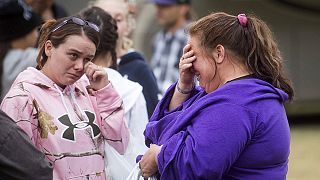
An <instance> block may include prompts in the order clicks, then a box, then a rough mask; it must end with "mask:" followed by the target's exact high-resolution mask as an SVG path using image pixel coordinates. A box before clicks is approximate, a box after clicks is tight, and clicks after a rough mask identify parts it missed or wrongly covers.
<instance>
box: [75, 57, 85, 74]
mask: <svg viewBox="0 0 320 180" xmlns="http://www.w3.org/2000/svg"><path fill="white" fill-rule="evenodd" d="M74 69H75V70H77V71H83V69H84V61H83V59H80V58H79V59H78V60H76V61H75V65H74Z"/></svg>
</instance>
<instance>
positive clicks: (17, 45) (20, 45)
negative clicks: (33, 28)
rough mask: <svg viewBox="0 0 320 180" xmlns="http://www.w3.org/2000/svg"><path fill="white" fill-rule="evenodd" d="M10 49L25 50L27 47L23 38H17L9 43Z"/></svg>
mask: <svg viewBox="0 0 320 180" xmlns="http://www.w3.org/2000/svg"><path fill="white" fill-rule="evenodd" d="M11 47H12V48H13V49H26V48H28V47H29V46H28V45H27V43H26V42H25V40H24V39H23V38H19V39H16V40H13V41H12V42H11Z"/></svg>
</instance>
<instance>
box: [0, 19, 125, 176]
mask: <svg viewBox="0 0 320 180" xmlns="http://www.w3.org/2000/svg"><path fill="white" fill-rule="evenodd" d="M99 42H100V34H99V28H98V26H97V25H95V24H93V23H91V22H88V21H85V20H83V19H81V18H79V17H76V16H71V17H66V18H62V19H59V20H58V21H56V20H49V21H47V22H46V23H45V24H44V25H43V26H42V28H41V30H40V38H39V54H38V57H37V63H38V64H37V68H33V67H29V68H27V69H26V70H24V71H23V72H21V73H20V74H19V75H18V77H17V78H16V80H15V81H14V83H13V85H12V87H11V89H10V90H9V92H8V93H7V95H6V96H5V97H4V99H3V101H2V103H1V109H2V110H3V111H4V112H5V113H7V114H8V115H9V116H10V117H11V118H12V119H13V120H14V121H15V122H16V123H17V125H19V126H20V127H21V128H22V129H23V130H24V131H25V132H26V133H27V134H28V136H29V137H30V138H31V140H32V142H33V143H34V145H35V146H36V147H37V148H38V149H39V150H40V151H42V153H43V154H45V157H46V159H47V160H48V161H49V162H50V163H51V164H52V165H53V179H96V180H98V179H99V180H105V179H106V173H105V163H104V157H105V152H104V147H105V142H107V143H109V144H110V145H111V146H112V147H114V148H115V149H116V150H117V151H118V152H119V153H120V154H123V153H124V152H125V150H126V147H127V144H128V140H129V131H128V128H127V126H126V123H125V120H124V110H123V106H122V105H123V102H122V99H121V98H120V96H119V95H118V93H117V92H116V91H115V89H114V88H113V87H112V84H111V83H110V81H109V80H108V75H107V73H106V71H105V70H104V68H102V67H100V66H97V65H95V64H94V63H92V62H91V61H92V60H93V58H94V56H95V52H96V48H97V47H98V46H99Z"/></svg>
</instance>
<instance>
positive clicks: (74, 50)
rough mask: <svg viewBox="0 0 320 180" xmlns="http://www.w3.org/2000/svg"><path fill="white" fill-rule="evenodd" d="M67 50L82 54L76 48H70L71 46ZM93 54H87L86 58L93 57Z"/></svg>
mask: <svg viewBox="0 0 320 180" xmlns="http://www.w3.org/2000/svg"><path fill="white" fill-rule="evenodd" d="M68 50H69V51H73V52H76V53H78V54H81V55H82V54H83V53H82V52H81V51H78V50H76V49H72V48H71V49H68ZM94 56H95V55H94V54H91V55H90V54H89V55H88V56H87V57H88V58H94Z"/></svg>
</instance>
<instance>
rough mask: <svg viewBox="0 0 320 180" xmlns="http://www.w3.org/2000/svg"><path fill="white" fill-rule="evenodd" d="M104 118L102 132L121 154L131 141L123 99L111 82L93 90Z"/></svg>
mask: <svg viewBox="0 0 320 180" xmlns="http://www.w3.org/2000/svg"><path fill="white" fill-rule="evenodd" d="M93 94H94V95H95V97H96V100H97V107H98V111H99V114H100V116H101V119H102V127H100V129H101V132H102V134H103V136H104V137H105V139H106V140H107V142H108V143H109V144H110V145H111V146H112V147H114V148H115V149H116V150H117V151H118V152H119V153H120V154H123V153H124V152H125V150H126V148H127V145H128V141H129V131H128V128H127V125H126V123H125V119H124V109H123V106H122V99H121V98H120V96H119V95H118V94H117V92H116V91H115V90H114V89H113V87H112V85H111V83H109V84H108V85H107V86H106V87H104V88H102V89H100V90H98V91H95V92H93Z"/></svg>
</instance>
